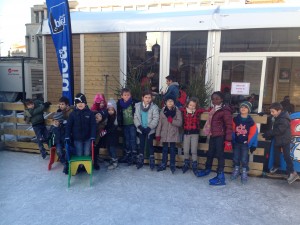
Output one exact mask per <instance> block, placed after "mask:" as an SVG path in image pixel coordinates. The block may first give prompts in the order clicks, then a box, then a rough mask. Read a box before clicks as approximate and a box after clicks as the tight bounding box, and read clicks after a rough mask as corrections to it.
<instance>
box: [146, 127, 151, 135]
mask: <svg viewBox="0 0 300 225" xmlns="http://www.w3.org/2000/svg"><path fill="white" fill-rule="evenodd" d="M150 131H151V128H150V127H147V128H145V129H144V132H145V134H147V135H148V134H149V133H150Z"/></svg>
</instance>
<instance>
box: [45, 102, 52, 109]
mask: <svg viewBox="0 0 300 225" xmlns="http://www.w3.org/2000/svg"><path fill="white" fill-rule="evenodd" d="M43 105H44V107H45V109H48V108H49V106H50V105H51V102H44V103H43Z"/></svg>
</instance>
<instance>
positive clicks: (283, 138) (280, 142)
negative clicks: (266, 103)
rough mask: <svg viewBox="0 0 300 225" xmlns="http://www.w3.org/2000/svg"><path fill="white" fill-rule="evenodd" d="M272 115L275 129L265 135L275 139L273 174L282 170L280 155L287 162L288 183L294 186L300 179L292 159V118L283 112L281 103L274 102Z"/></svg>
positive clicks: (267, 137)
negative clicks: (281, 154)
mask: <svg viewBox="0 0 300 225" xmlns="http://www.w3.org/2000/svg"><path fill="white" fill-rule="evenodd" d="M270 112H271V115H272V116H273V117H274V118H275V120H274V124H273V129H272V130H269V131H267V132H266V133H264V134H263V137H264V138H266V139H271V138H274V166H273V168H271V169H270V172H271V173H275V172H276V171H277V170H278V169H279V168H280V153H281V150H282V152H283V157H284V160H285V162H286V172H287V174H288V175H289V177H288V179H287V181H288V183H289V184H292V183H293V182H294V181H295V180H297V179H298V178H299V176H298V174H297V172H296V171H295V170H294V164H293V161H292V159H291V157H290V143H291V128H290V117H289V114H288V112H286V111H283V107H282V105H281V104H280V103H278V102H274V103H272V104H271V106H270Z"/></svg>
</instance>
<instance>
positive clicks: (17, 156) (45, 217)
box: [0, 151, 300, 225]
mask: <svg viewBox="0 0 300 225" xmlns="http://www.w3.org/2000/svg"><path fill="white" fill-rule="evenodd" d="M47 164H48V160H43V159H42V158H41V157H40V156H39V155H36V154H29V153H18V152H9V151H0V224H1V225H2V224H3V225H15V224H20V225H27V224H28V225H35V224H38V225H40V224H43V225H44V224H45V225H47V224H49V225H50V224H51V225H55V224H64V225H68V224H72V225H76V224H81V225H82V224H86V225H90V224H103V225H110V224H112V225H115V224H120V225H127V224H130V225H131V224H139V225H140V224H145V225H148V224H149V225H150V224H155V225H157V224H158V225H159V224H163V225H169V224H170V225H177V224H178V225H179V224H180V225H192V224H193V225H199V224H205V225H209V224H214V225H215V224H226V225H231V224H241V225H248V224H256V225H257V224H264V225H266V224H272V225H277V224H278V225H282V224H284V225H290V224H295V225H299V224H300V217H299V209H300V182H299V181H298V182H295V183H294V184H292V185H288V184H287V182H286V181H285V180H276V179H267V178H255V177H251V178H249V182H248V184H247V185H241V183H240V181H239V180H238V181H235V182H233V181H230V179H229V175H228V174H227V175H226V178H227V185H226V186H223V187H212V186H209V185H208V179H209V178H211V177H213V176H214V175H215V173H212V174H211V175H209V176H208V177H206V178H196V177H195V176H194V175H193V174H192V172H188V173H187V174H182V172H181V170H179V169H178V170H177V171H176V173H175V174H174V175H172V174H171V172H170V170H169V169H167V170H166V171H163V172H159V173H158V172H156V171H150V169H149V167H148V166H144V167H143V168H142V169H140V170H137V169H136V168H135V167H134V166H131V167H127V166H126V165H125V164H121V165H120V167H119V168H118V169H116V170H113V171H107V170H106V169H105V167H104V164H103V163H102V164H101V166H102V167H101V170H100V171H95V172H94V176H93V185H92V187H89V176H88V175H87V174H86V173H80V174H78V175H76V176H74V177H72V179H71V187H70V188H67V176H66V175H64V174H63V173H62V165H60V164H58V163H56V164H54V167H53V169H52V170H51V171H48V170H47Z"/></svg>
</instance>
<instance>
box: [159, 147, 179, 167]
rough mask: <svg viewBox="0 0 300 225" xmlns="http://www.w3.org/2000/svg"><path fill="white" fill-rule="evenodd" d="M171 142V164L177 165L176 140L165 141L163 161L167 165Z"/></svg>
mask: <svg viewBox="0 0 300 225" xmlns="http://www.w3.org/2000/svg"><path fill="white" fill-rule="evenodd" d="M169 143H170V166H175V156H176V152H175V146H176V143H175V142H163V143H162V144H163V149H162V152H163V158H162V163H163V164H165V165H167V160H168V144H169Z"/></svg>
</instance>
